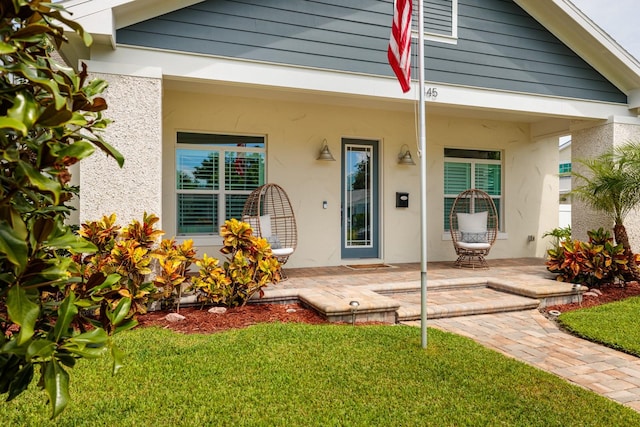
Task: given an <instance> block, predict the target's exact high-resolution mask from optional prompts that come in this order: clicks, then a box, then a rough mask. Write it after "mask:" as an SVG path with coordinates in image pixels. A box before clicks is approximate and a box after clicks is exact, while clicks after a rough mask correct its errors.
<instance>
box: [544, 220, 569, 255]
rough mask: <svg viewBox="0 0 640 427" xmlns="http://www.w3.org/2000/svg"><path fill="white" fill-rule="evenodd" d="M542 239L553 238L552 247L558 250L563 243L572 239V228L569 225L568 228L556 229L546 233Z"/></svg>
mask: <svg viewBox="0 0 640 427" xmlns="http://www.w3.org/2000/svg"><path fill="white" fill-rule="evenodd" d="M542 237H543V238H544V237H552V238H553V241H552V242H551V244H552V247H553V249H556V250H557V249H558V248H559V247H560V244H561V243H562V242H564V241H566V240H570V239H571V226H570V225H567V226H566V227H557V228H554V229H553V230H551V231H547V232H546V233H544V234H543V235H542Z"/></svg>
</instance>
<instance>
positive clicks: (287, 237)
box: [242, 184, 298, 277]
mask: <svg viewBox="0 0 640 427" xmlns="http://www.w3.org/2000/svg"><path fill="white" fill-rule="evenodd" d="M242 221H244V222H246V223H248V224H249V225H251V228H253V232H254V234H255V235H256V236H259V237H263V238H265V239H267V241H268V242H269V244H270V245H271V250H272V252H273V255H274V256H275V257H276V258H277V259H278V261H279V262H280V264H281V265H283V264H285V263H286V262H287V260H288V259H289V256H291V254H293V252H295V250H296V245H297V244H298V228H297V226H296V218H295V216H294V214H293V208H292V207H291V202H290V201H289V197H288V196H287V193H286V192H285V191H284V190H283V189H282V187H280V186H279V185H277V184H265V185H263V186H261V187H258V188H256V189H255V190H254V191H253V192H252V193H251V194H250V195H249V197H247V200H246V202H245V204H244V209H243V210H242ZM283 277H284V275H283Z"/></svg>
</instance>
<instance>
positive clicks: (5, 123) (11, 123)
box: [0, 116, 28, 135]
mask: <svg viewBox="0 0 640 427" xmlns="http://www.w3.org/2000/svg"><path fill="white" fill-rule="evenodd" d="M0 129H14V130H16V131H18V132H20V133H21V134H22V135H26V133H27V132H28V130H27V127H26V126H25V125H24V123H22V122H21V121H20V120H16V119H12V118H10V117H6V116H3V117H0Z"/></svg>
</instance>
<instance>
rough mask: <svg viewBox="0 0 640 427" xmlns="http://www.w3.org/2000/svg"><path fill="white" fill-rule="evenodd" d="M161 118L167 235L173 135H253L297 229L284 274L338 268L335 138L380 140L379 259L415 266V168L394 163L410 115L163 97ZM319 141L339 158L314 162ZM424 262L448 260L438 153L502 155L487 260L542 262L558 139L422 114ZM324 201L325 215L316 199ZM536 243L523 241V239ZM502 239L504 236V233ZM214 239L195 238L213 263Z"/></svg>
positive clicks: (410, 125)
mask: <svg viewBox="0 0 640 427" xmlns="http://www.w3.org/2000/svg"><path fill="white" fill-rule="evenodd" d="M163 118H164V123H163V127H164V135H163V139H164V144H163V148H164V152H165V155H164V160H163V161H164V174H163V195H164V196H163V216H164V229H165V231H167V234H168V237H171V236H172V235H174V234H175V222H176V214H175V213H176V206H175V189H174V186H175V177H174V173H175V172H174V170H175V167H174V154H175V138H176V132H177V131H194V132H212V133H216V132H220V133H239V134H262V135H266V137H267V144H268V145H267V181H268V182H275V183H277V184H280V185H281V186H283V187H284V188H285V190H286V191H287V193H288V195H289V198H290V199H291V202H292V204H293V209H294V212H295V214H296V220H297V222H298V235H299V243H298V248H297V250H296V253H295V254H294V255H293V256H292V257H291V258H290V260H289V263H288V264H287V265H290V266H292V267H302V266H320V265H339V264H344V261H343V260H342V259H341V258H340V244H341V243H340V160H339V154H340V143H341V138H343V137H352V138H362V139H374V140H380V141H381V144H380V146H381V161H382V164H381V172H380V175H381V197H382V198H381V224H382V247H383V251H384V253H383V258H384V261H386V262H415V261H419V259H420V242H419V238H418V236H419V227H420V168H419V167H418V166H400V165H398V164H397V156H398V153H399V151H400V148H401V145H402V144H408V145H409V147H410V150H411V152H412V153H413V155H414V157H415V158H416V161H417V160H418V159H417V154H416V149H415V142H414V141H415V137H416V136H415V135H416V134H415V122H414V114H413V113H412V112H398V111H384V110H377V109H373V108H372V109H362V108H349V107H344V106H327V105H321V104H313V103H311V102H309V103H300V102H287V101H276V100H273V99H272V100H267V99H258V98H239V97H228V96H220V95H213V94H205V93H187V92H174V91H166V93H165V96H164V105H163ZM324 139H326V140H327V142H328V145H329V148H330V149H331V151H332V153H333V154H334V156H335V157H336V159H337V160H338V161H336V162H320V161H317V160H316V157H317V156H318V153H319V150H320V148H321V145H322V142H323V140H324ZM427 146H428V148H427V153H426V154H427V159H428V189H427V191H428V197H429V201H428V213H427V214H428V222H429V230H428V236H429V237H428V240H429V243H428V244H429V247H428V259H429V260H430V261H442V260H453V259H455V253H454V250H453V245H452V243H451V241H450V240H449V238H448V234H446V233H444V230H443V209H444V207H443V205H444V202H443V198H444V192H443V191H444V189H443V162H444V148H445V147H449V148H466V147H471V148H478V149H484V150H503V153H504V177H505V182H504V184H503V185H504V200H505V205H506V210H505V218H506V223H505V232H506V234H507V236H508V239H506V240H505V239H503V240H499V241H498V242H497V244H496V245H495V247H494V249H493V250H492V253H491V256H490V258H511V257H526V256H541V255H542V254H543V252H544V248H539V246H540V242H539V240H540V239H539V236H541V234H542V233H544V232H545V231H547V230H549V229H551V228H553V227H554V226H555V225H556V224H557V217H558V208H557V194H558V184H557V164H558V151H557V140H553V139H549V140H541V141H536V142H531V141H530V136H529V127H528V125H526V124H522V123H512V122H498V121H488V120H479V119H478V120H469V119H462V118H447V117H439V116H428V118H427ZM398 191H399V192H408V193H409V194H410V203H409V208H406V209H403V208H396V207H395V193H396V192H398ZM324 200H326V201H327V202H328V209H323V208H322V202H323V201H324ZM528 235H533V236H535V237H536V240H535V241H534V242H528V241H527V236H528ZM503 237H506V236H503ZM216 240H219V238H215V237H209V238H205V239H202V240H196V245H197V246H198V247H199V248H200V250H201V252H207V253H208V254H209V255H214V256H220V254H219V252H218V250H217V247H216Z"/></svg>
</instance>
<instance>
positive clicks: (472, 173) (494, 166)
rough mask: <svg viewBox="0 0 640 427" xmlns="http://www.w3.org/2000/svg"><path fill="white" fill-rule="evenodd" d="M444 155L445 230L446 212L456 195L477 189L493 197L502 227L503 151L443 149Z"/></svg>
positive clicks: (447, 224) (445, 223)
mask: <svg viewBox="0 0 640 427" xmlns="http://www.w3.org/2000/svg"><path fill="white" fill-rule="evenodd" d="M444 156H445V159H444V212H443V216H444V229H445V230H449V212H450V211H451V206H452V205H453V201H454V200H455V198H456V197H457V196H458V194H460V193H462V192H463V191H465V190H468V189H470V188H477V189H479V190H482V191H485V192H486V193H487V194H489V195H490V196H491V198H492V199H493V202H494V203H495V205H496V209H497V211H498V217H499V224H500V229H501V230H502V204H503V203H502V160H501V158H502V153H501V152H500V151H486V150H463V149H455V148H445V150H444Z"/></svg>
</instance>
